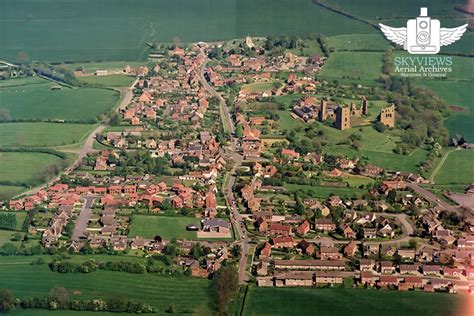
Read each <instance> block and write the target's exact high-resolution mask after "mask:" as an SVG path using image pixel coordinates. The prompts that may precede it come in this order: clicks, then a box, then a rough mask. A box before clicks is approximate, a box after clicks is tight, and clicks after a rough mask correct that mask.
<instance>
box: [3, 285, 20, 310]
mask: <svg viewBox="0 0 474 316" xmlns="http://www.w3.org/2000/svg"><path fill="white" fill-rule="evenodd" d="M15 305H16V299H15V297H14V296H13V294H12V292H11V291H10V290H9V289H0V313H3V312H5V313H8V312H9V311H11V310H13V309H14V308H15Z"/></svg>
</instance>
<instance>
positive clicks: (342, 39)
mask: <svg viewBox="0 0 474 316" xmlns="http://www.w3.org/2000/svg"><path fill="white" fill-rule="evenodd" d="M327 41H328V44H329V47H330V48H333V49H334V50H336V51H338V50H349V51H351V50H369V51H382V52H383V51H385V50H386V49H388V48H390V47H391V45H390V44H389V43H388V41H387V40H386V39H385V38H384V37H383V36H382V34H344V35H334V36H330V37H328V38H327Z"/></svg>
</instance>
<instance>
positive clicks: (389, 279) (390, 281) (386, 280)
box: [377, 275, 398, 286]
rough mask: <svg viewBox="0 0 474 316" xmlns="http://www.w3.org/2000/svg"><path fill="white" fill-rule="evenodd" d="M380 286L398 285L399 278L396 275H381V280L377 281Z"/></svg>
mask: <svg viewBox="0 0 474 316" xmlns="http://www.w3.org/2000/svg"><path fill="white" fill-rule="evenodd" d="M377 285H378V286H391V285H398V278H397V277H396V276H394V275H381V276H380V277H379V281H378V282H377Z"/></svg>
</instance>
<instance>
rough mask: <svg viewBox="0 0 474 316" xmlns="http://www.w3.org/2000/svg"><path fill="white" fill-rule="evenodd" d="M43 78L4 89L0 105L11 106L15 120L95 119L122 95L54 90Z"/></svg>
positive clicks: (107, 91) (0, 96)
mask: <svg viewBox="0 0 474 316" xmlns="http://www.w3.org/2000/svg"><path fill="white" fill-rule="evenodd" d="M43 81H44V83H42V84H29V85H24V86H14V87H5V88H0V100H2V102H1V106H0V107H2V108H5V109H7V110H8V111H9V112H10V116H11V118H12V119H36V120H47V119H57V120H71V121H79V120H91V119H94V118H95V117H97V115H99V114H102V113H105V112H107V111H108V110H109V109H110V108H112V107H113V106H114V105H115V103H116V102H117V100H118V97H119V96H118V93H117V92H114V91H110V90H104V89H93V88H82V89H70V88H66V87H63V88H62V89H61V90H54V91H52V90H51V89H50V88H51V87H52V86H54V85H55V84H53V83H51V82H49V81H46V80H43Z"/></svg>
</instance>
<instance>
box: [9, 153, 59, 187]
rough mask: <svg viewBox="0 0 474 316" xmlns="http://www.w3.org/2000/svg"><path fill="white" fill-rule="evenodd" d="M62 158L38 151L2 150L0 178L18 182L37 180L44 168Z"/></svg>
mask: <svg viewBox="0 0 474 316" xmlns="http://www.w3.org/2000/svg"><path fill="white" fill-rule="evenodd" d="M60 160H61V158H59V157H57V156H55V155H50V154H44V153H37V152H0V179H2V180H3V181H11V182H18V183H21V182H28V181H31V180H35V177H36V176H38V175H39V173H41V171H42V170H44V168H46V167H47V166H49V165H51V164H53V163H55V162H57V161H60Z"/></svg>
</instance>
